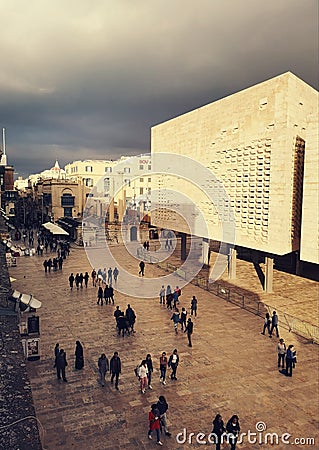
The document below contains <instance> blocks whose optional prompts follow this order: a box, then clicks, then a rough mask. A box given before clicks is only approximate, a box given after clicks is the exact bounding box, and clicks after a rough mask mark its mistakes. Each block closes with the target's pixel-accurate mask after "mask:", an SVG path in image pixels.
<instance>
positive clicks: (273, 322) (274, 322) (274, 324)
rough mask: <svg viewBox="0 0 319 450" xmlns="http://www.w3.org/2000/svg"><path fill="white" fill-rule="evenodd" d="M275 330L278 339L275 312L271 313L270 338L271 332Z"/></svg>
mask: <svg viewBox="0 0 319 450" xmlns="http://www.w3.org/2000/svg"><path fill="white" fill-rule="evenodd" d="M274 330H276V336H277V338H279V331H278V316H277V313H276V311H274V312H273V313H272V317H271V329H270V336H269V337H272V333H273V331H274Z"/></svg>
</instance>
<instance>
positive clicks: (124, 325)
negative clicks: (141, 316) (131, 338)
mask: <svg viewBox="0 0 319 450" xmlns="http://www.w3.org/2000/svg"><path fill="white" fill-rule="evenodd" d="M113 303H114V302H113ZM114 318H115V321H116V328H117V331H118V335H119V336H120V334H121V333H122V337H124V334H125V332H126V333H127V334H128V335H130V334H131V333H135V330H134V325H135V321H136V314H135V311H134V310H133V308H132V307H131V305H130V304H128V305H127V308H126V310H125V312H124V311H121V309H120V307H119V306H117V307H116V309H115V311H114Z"/></svg>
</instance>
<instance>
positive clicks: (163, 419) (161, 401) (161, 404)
mask: <svg viewBox="0 0 319 450" xmlns="http://www.w3.org/2000/svg"><path fill="white" fill-rule="evenodd" d="M157 409H158V410H159V413H160V427H161V431H162V429H164V433H165V435H166V436H171V433H170V432H169V431H168V427H167V416H166V413H167V410H168V403H167V401H166V398H165V397H164V395H160V396H159V398H158V402H157Z"/></svg>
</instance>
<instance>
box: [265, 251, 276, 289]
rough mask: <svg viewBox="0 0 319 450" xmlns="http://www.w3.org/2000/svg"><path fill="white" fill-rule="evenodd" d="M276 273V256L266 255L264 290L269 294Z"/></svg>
mask: <svg viewBox="0 0 319 450" xmlns="http://www.w3.org/2000/svg"><path fill="white" fill-rule="evenodd" d="M273 274H274V258H270V257H269V256H266V257H265V282H264V291H265V292H267V293H268V294H269V293H271V292H272V282H273Z"/></svg>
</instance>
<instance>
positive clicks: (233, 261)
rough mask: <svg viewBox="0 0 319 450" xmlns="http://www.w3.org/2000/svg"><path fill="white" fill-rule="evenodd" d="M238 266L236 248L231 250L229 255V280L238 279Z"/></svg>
mask: <svg viewBox="0 0 319 450" xmlns="http://www.w3.org/2000/svg"><path fill="white" fill-rule="evenodd" d="M236 266H237V251H236V250H235V249H234V248H232V247H231V248H230V249H229V253H228V278H229V280H235V279H236V276H237V274H236Z"/></svg>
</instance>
